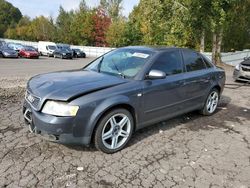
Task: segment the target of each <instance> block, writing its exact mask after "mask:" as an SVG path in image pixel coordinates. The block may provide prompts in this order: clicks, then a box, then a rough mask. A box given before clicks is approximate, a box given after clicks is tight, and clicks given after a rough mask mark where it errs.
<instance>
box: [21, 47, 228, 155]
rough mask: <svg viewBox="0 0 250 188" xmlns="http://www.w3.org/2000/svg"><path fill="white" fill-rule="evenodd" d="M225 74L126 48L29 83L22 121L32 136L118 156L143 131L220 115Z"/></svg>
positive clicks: (170, 55)
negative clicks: (185, 117)
mask: <svg viewBox="0 0 250 188" xmlns="http://www.w3.org/2000/svg"><path fill="white" fill-rule="evenodd" d="M224 84H225V72H224V70H222V69H221V68H218V67H216V66H214V65H213V64H212V63H211V62H210V61H209V59H207V58H206V57H205V56H203V55H202V54H200V53H197V52H195V51H193V50H190V49H183V48H172V47H171V48H166V47H142V46H137V47H125V48H119V49H116V50H114V51H111V52H109V53H107V54H105V55H103V56H101V57H99V58H97V59H96V60H94V61H93V62H91V63H90V64H88V65H87V66H85V67H84V68H82V69H80V70H73V71H65V72H54V73H47V74H41V75H38V76H35V77H33V78H31V79H30V80H29V82H28V84H27V92H26V95H25V102H24V105H23V114H24V119H25V122H26V123H27V125H28V127H29V129H30V131H31V132H33V133H36V134H40V135H42V136H44V137H45V138H47V139H49V140H51V141H54V142H59V143H63V144H83V145H89V144H90V143H91V142H93V143H94V144H95V146H96V148H97V149H99V150H101V151H103V152H105V153H114V152H117V151H119V150H121V149H122V148H124V147H125V146H126V144H127V143H128V141H129V139H130V138H131V136H132V134H133V133H134V132H135V131H136V130H138V129H141V128H143V127H145V126H148V125H152V124H154V123H157V122H160V121H163V120H166V119H169V118H172V117H175V116H178V115H181V114H184V113H187V112H190V111H195V110H199V111H200V112H201V113H202V114H204V115H211V114H213V113H214V112H215V111H216V107H217V105H218V101H219V98H220V95H221V93H222V91H223V89H224Z"/></svg>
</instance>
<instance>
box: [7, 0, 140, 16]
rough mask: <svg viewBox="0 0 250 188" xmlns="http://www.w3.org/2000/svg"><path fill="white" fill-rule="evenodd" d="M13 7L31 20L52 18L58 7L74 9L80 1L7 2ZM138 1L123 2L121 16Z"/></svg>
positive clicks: (90, 3) (95, 0) (92, 1)
mask: <svg viewBox="0 0 250 188" xmlns="http://www.w3.org/2000/svg"><path fill="white" fill-rule="evenodd" d="M7 1H9V2H10V3H12V4H13V5H14V6H15V7H17V8H19V9H20V10H21V12H22V14H23V15H28V16H29V17H31V18H34V17H36V16H40V15H44V16H52V17H53V18H55V17H56V16H57V15H58V9H59V6H60V5H62V7H63V8H64V9H65V10H71V9H76V8H77V7H78V5H79V3H80V1H81V0H7ZM138 2H139V0H123V11H122V12H123V15H125V16H128V15H129V13H130V12H131V11H132V9H133V7H134V6H135V5H137V4H138ZM86 3H87V5H88V6H91V7H95V6H97V5H98V4H99V0H86Z"/></svg>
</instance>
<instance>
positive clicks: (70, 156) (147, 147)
mask: <svg viewBox="0 0 250 188" xmlns="http://www.w3.org/2000/svg"><path fill="white" fill-rule="evenodd" d="M88 60H89V59H88ZM88 60H74V61H72V62H71V61H67V60H65V61H63V62H61V61H58V60H56V61H55V60H53V62H52V63H51V64H50V63H48V62H47V63H46V62H45V64H41V65H40V61H41V60H39V62H38V61H36V60H30V61H27V60H22V61H21V62H20V64H17V63H15V62H14V61H15V60H8V61H6V60H4V61H2V60H1V59H0V75H1V76H0V77H1V78H0V79H1V80H0V83H2V85H0V86H1V87H0V114H1V116H0V151H1V152H0V167H1V168H0V187H126V188H127V187H202V188H203V187H204V188H205V187H232V188H235V187H237V188H247V187H250V86H243V84H242V83H238V85H239V86H235V85H227V86H226V88H225V90H224V93H223V96H222V99H221V102H220V105H219V108H218V111H217V113H216V114H214V115H213V116H211V117H204V116H201V115H199V114H198V113H196V112H193V113H189V114H186V115H183V116H180V117H177V118H174V119H172V120H168V121H165V122H162V123H159V124H156V125H152V126H151V127H148V128H146V129H143V130H140V131H139V132H137V133H135V135H134V136H133V138H132V140H131V141H130V143H129V146H128V147H127V148H125V149H124V150H123V151H121V152H118V153H116V154H113V155H106V154H103V153H101V152H99V151H96V150H95V149H94V148H93V147H90V148H85V147H80V146H63V145H59V144H55V143H51V142H48V141H45V140H43V139H41V138H40V137H38V136H36V135H33V134H31V133H29V132H28V129H27V128H26V127H25V126H24V123H23V118H22V115H21V108H22V99H23V95H24V88H23V87H17V86H19V85H21V86H23V85H24V83H25V82H26V80H27V78H28V77H30V76H32V75H33V74H36V73H40V72H44V71H45V72H46V71H52V70H61V69H71V68H78V67H79V68H80V67H82V65H83V64H84V63H86V61H88ZM44 61H48V60H46V59H45V60H44ZM50 61H52V60H50ZM7 63H8V64H7ZM25 63H27V64H29V65H31V64H32V63H34V65H33V64H32V69H29V70H28V68H29V67H31V66H28V67H26V66H25ZM74 63H75V64H74ZM9 65H10V66H9ZM12 67H14V69H12ZM25 67H26V68H27V69H26V68H25ZM7 69H8V70H9V72H7ZM26 71H27V72H28V73H27V74H26V75H25V74H23V73H25V72H26ZM231 71H232V70H231V69H230V68H227V74H228V81H227V84H231V83H233V82H232V80H231V75H232V72H231ZM12 75H17V77H18V78H17V77H12ZM4 80H5V81H4ZM6 83H8V85H6ZM10 87H11V88H10Z"/></svg>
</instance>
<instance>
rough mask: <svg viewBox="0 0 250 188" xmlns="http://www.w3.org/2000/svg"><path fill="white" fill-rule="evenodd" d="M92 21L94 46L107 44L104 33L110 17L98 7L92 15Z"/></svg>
mask: <svg viewBox="0 0 250 188" xmlns="http://www.w3.org/2000/svg"><path fill="white" fill-rule="evenodd" d="M93 23H94V31H93V38H94V41H95V46H103V47H105V46H108V43H107V40H106V35H105V34H106V32H107V30H108V28H109V26H110V24H111V18H110V17H109V16H108V15H107V13H106V12H105V10H104V9H103V8H102V7H99V8H98V9H97V10H96V13H95V14H94V15H93Z"/></svg>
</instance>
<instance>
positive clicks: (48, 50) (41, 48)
mask: <svg viewBox="0 0 250 188" xmlns="http://www.w3.org/2000/svg"><path fill="white" fill-rule="evenodd" d="M56 49H57V47H56V43H54V42H47V41H39V42H38V52H39V53H40V55H44V56H48V57H53V55H54V51H55V50H56Z"/></svg>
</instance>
